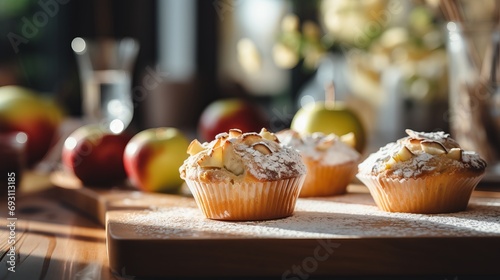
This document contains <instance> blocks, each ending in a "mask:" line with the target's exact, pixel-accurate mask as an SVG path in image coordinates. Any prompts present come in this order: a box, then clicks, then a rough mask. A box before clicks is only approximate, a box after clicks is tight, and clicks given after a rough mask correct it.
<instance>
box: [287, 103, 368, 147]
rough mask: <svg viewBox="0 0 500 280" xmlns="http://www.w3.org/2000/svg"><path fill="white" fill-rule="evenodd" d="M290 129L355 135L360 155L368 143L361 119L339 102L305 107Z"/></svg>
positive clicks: (304, 131) (300, 110)
mask: <svg viewBox="0 0 500 280" xmlns="http://www.w3.org/2000/svg"><path fill="white" fill-rule="evenodd" d="M290 128H291V129H293V130H295V131H297V132H299V133H313V132H323V133H325V134H329V133H335V134H337V135H338V136H342V135H345V134H348V133H353V134H354V138H355V141H354V142H355V146H354V148H356V150H357V151H358V152H360V153H361V152H362V151H363V149H364V147H365V143H366V136H365V130H364V127H363V124H362V123H361V121H360V119H359V118H358V116H357V115H356V114H355V113H354V112H353V111H352V110H351V109H349V108H348V107H347V106H346V105H344V104H342V103H339V102H335V103H334V104H333V103H331V102H329V101H325V102H315V103H309V104H307V105H305V106H304V107H302V108H301V109H299V111H298V112H297V113H296V114H295V116H294V117H293V119H292V123H291V126H290Z"/></svg>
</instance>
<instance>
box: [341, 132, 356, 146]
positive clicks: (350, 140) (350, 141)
mask: <svg viewBox="0 0 500 280" xmlns="http://www.w3.org/2000/svg"><path fill="white" fill-rule="evenodd" d="M340 141H342V142H343V143H344V144H347V145H349V146H350V147H351V148H354V147H356V135H354V133H353V132H349V133H347V134H344V135H342V136H340Z"/></svg>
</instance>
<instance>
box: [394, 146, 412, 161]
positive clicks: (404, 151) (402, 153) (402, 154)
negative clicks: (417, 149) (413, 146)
mask: <svg viewBox="0 0 500 280" xmlns="http://www.w3.org/2000/svg"><path fill="white" fill-rule="evenodd" d="M413 156H414V154H413V153H412V152H411V151H410V149H408V147H406V146H403V147H401V149H400V150H399V151H398V152H397V153H396V154H395V155H394V156H393V158H394V160H396V161H397V162H401V161H407V160H409V159H411V158H412V157H413Z"/></svg>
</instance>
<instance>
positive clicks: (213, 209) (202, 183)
mask: <svg viewBox="0 0 500 280" xmlns="http://www.w3.org/2000/svg"><path fill="white" fill-rule="evenodd" d="M187 152H188V154H189V155H190V156H189V158H188V159H186V161H185V162H184V164H183V165H182V166H181V167H180V169H179V171H180V175H181V178H182V179H184V180H185V181H186V183H187V185H188V187H189V189H190V190H191V192H192V194H193V196H194V198H195V200H196V203H197V205H198V207H199V208H200V209H201V210H202V212H203V213H204V214H205V216H206V217H207V218H210V219H216V220H237V221H249V220H268V219H277V218H284V217H287V216H290V215H292V214H293V211H294V208H295V203H296V200H297V197H298V196H299V193H300V189H301V187H302V184H303V182H304V178H305V174H306V167H305V165H304V163H303V162H302V160H301V157H300V154H299V153H298V152H297V151H295V150H294V149H293V148H289V147H282V146H281V145H280V144H279V140H278V138H277V137H276V136H275V135H274V134H273V133H271V132H269V131H267V130H266V129H264V128H263V129H262V130H261V131H260V133H255V132H250V133H242V132H241V130H238V129H231V130H229V132H228V133H221V134H219V135H217V136H216V138H215V140H213V141H211V142H210V143H206V142H205V143H203V144H201V143H200V142H198V140H193V141H192V142H191V144H190V145H189V147H188V150H187Z"/></svg>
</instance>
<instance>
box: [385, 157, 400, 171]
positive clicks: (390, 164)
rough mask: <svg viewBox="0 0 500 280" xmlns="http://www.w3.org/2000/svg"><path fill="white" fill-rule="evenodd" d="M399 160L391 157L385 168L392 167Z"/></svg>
mask: <svg viewBox="0 0 500 280" xmlns="http://www.w3.org/2000/svg"><path fill="white" fill-rule="evenodd" d="M396 163H397V161H396V160H395V159H394V158H393V157H391V158H390V159H389V160H388V161H387V162H386V163H385V169H391V167H392V166H393V165H394V164H396Z"/></svg>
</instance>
